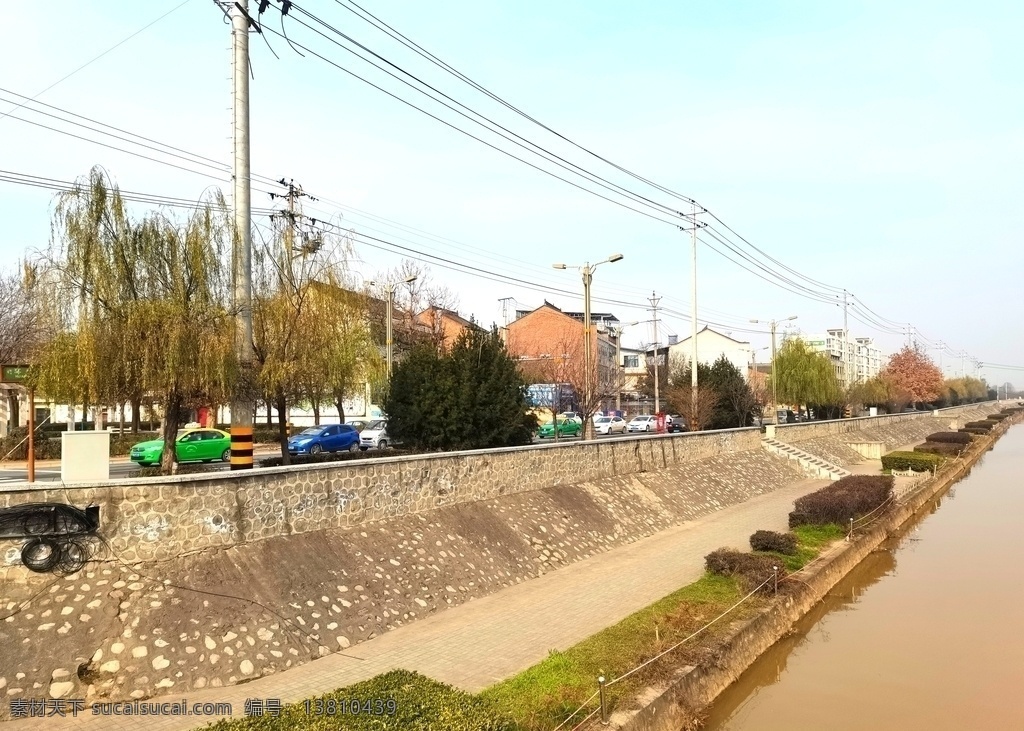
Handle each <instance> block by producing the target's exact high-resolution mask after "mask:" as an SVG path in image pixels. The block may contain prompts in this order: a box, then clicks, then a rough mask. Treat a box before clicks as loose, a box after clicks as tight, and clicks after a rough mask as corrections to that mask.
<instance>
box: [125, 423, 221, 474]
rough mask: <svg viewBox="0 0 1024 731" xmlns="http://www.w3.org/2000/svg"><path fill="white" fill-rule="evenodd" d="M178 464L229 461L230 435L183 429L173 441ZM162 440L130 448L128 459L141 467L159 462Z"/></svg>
mask: <svg viewBox="0 0 1024 731" xmlns="http://www.w3.org/2000/svg"><path fill="white" fill-rule="evenodd" d="M174 446H175V451H176V452H177V454H178V461H179V462H213V461H215V460H220V461H222V462H230V461H231V435H230V434H228V433H227V432H223V431H221V430H220V429H183V430H181V431H179V432H178V436H177V438H176V439H175V445H174ZM163 451H164V440H163V439H154V440H153V441H151V442H141V443H139V444H136V445H135V446H134V447H132V451H131V454H130V459H131V461H132V462H137V463H138V464H140V465H142V466H143V467H147V466H149V465H154V464H157V463H159V462H160V455H161V454H162V453H163Z"/></svg>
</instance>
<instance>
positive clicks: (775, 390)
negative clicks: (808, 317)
mask: <svg viewBox="0 0 1024 731" xmlns="http://www.w3.org/2000/svg"><path fill="white" fill-rule="evenodd" d="M796 318H797V316H796V315H791V316H790V317H786V318H783V319H781V320H751V322H753V323H756V324H759V325H769V326H771V329H772V411H773V412H775V419H776V421H778V408H779V387H778V380H777V379H776V378H775V361H776V358H775V328H777V327H778V325H779V323H780V322H788V321H790V320H795V319H796Z"/></svg>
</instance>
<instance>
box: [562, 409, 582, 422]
mask: <svg viewBox="0 0 1024 731" xmlns="http://www.w3.org/2000/svg"><path fill="white" fill-rule="evenodd" d="M558 418H560V419H570V420H572V421H576V422H579V423H580V424H582V423H583V417H582V416H580V413H579V412H578V411H563V412H562V413H561V414H559V415H558Z"/></svg>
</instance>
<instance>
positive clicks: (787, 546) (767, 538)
mask: <svg viewBox="0 0 1024 731" xmlns="http://www.w3.org/2000/svg"><path fill="white" fill-rule="evenodd" d="M750 547H751V548H752V549H754V550H755V551H771V552H773V553H781V554H784V555H786V556H793V555H795V554H796V536H795V535H793V534H792V533H779V532H777V531H773V530H759V531H756V532H754V533H753V534H752V535H751V536H750Z"/></svg>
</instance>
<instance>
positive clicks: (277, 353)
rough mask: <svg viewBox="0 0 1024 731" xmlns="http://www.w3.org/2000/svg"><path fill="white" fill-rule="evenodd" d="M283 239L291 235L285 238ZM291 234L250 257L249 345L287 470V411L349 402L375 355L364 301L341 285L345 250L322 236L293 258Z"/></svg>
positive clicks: (338, 241)
mask: <svg viewBox="0 0 1024 731" xmlns="http://www.w3.org/2000/svg"><path fill="white" fill-rule="evenodd" d="M285 233H288V234H289V235H284V234H285ZM290 233H291V232H282V234H281V235H278V236H277V237H276V238H275V240H274V241H273V243H272V244H268V245H264V246H262V247H258V248H257V249H256V251H255V252H254V254H253V272H254V273H253V279H254V282H253V339H254V347H255V354H256V360H257V362H258V363H259V366H260V370H259V383H260V386H261V388H262V390H263V393H264V394H265V400H266V401H267V402H268V404H273V405H274V408H275V409H276V410H277V414H278V439H279V442H280V444H281V454H282V459H283V461H284V463H285V464H287V463H288V461H289V458H288V436H289V435H288V430H287V418H288V416H287V415H288V410H289V406H290V405H292V404H296V403H308V404H311V405H312V406H313V407H314V411H315V412H317V413H318V412H319V409H320V405H321V404H322V403H323V402H325V401H327V400H328V399H332V400H334V401H335V402H336V403H339V408H340V407H341V404H340V402H341V401H343V400H344V397H345V396H347V395H349V394H348V393H347V391H348V390H349V389H351V388H352V386H353V382H354V380H355V378H356V377H357V376H359V375H361V369H362V368H363V367H364V364H366V363H370V362H372V358H373V352H374V348H373V347H372V343H371V341H370V337H369V332H368V329H367V320H366V314H365V309H364V308H363V304H364V302H365V299H364V298H363V297H361V296H359V295H358V294H357V293H355V292H353V291H351V289H349V288H348V287H346V286H345V285H346V284H347V282H348V279H349V276H348V272H347V260H348V255H349V253H350V247H349V244H348V242H347V241H345V240H344V239H341V238H339V237H334V236H325V235H320V236H321V238H320V239H319V240H318V246H317V247H316V249H315V251H308V250H303V249H299V250H297V251H296V250H293V249H292V248H290V247H289V245H288V244H289V242H291V241H293V240H294V237H293V236H292V235H290Z"/></svg>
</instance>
